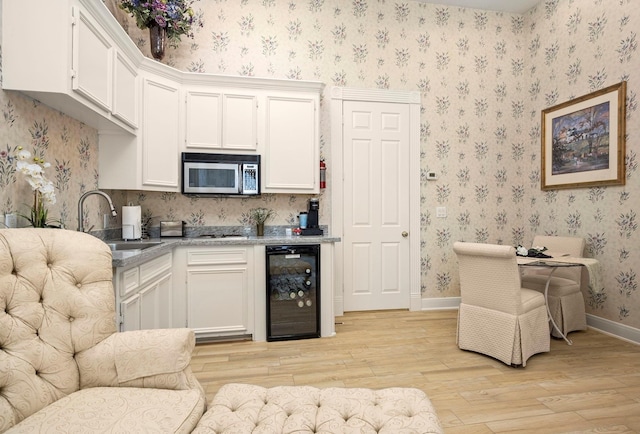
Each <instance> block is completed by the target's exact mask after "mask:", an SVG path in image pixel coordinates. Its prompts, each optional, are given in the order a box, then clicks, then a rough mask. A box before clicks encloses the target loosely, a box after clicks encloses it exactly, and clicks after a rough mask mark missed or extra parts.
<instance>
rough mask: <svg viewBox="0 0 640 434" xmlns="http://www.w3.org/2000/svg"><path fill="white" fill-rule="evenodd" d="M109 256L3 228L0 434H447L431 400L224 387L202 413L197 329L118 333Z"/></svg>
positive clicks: (408, 394) (91, 246)
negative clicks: (194, 367)
mask: <svg viewBox="0 0 640 434" xmlns="http://www.w3.org/2000/svg"><path fill="white" fill-rule="evenodd" d="M111 262H112V258H111V252H110V250H109V248H108V247H107V246H106V244H104V243H103V242H102V241H100V240H98V239H97V238H94V237H92V236H91V235H87V234H84V233H81V232H72V231H66V230H61V229H60V230H59V229H3V230H0V306H1V308H0V433H2V432H6V433H45V432H55V433H92V434H93V433H121V432H130V433H142V432H148V433H188V432H192V431H193V432H195V433H199V434H214V433H215V434H223V433H228V434H231V433H234V434H245V433H265V434H266V433H269V434H271V433H284V432H296V433H325V434H334V433H359V434H366V433H398V432H403V433H441V432H443V431H442V428H441V426H440V423H439V422H438V419H437V417H436V414H435V411H434V409H433V407H432V406H431V403H430V401H429V399H428V398H427V397H426V395H425V394H424V393H423V392H422V391H420V390H418V389H412V388H389V389H381V390H371V389H359V388H353V389H345V388H327V389H317V388H314V387H310V386H278V387H273V388H271V389H266V388H264V387H260V386H254V385H246V384H227V385H224V386H223V387H222V388H221V389H220V390H219V391H218V393H217V394H216V395H215V396H214V398H213V400H212V402H211V403H210V409H209V410H208V411H207V412H206V413H204V415H203V412H204V410H205V406H206V405H205V395H204V390H203V389H202V387H201V385H200V384H199V383H198V381H197V379H196V378H195V376H194V375H193V373H192V372H191V369H190V362H191V353H192V351H193V348H194V345H195V337H194V334H193V332H192V331H191V330H188V329H166V330H142V331H135V332H123V333H118V332H116V319H115V306H114V292H113V286H112V280H111V279H112V267H111Z"/></svg>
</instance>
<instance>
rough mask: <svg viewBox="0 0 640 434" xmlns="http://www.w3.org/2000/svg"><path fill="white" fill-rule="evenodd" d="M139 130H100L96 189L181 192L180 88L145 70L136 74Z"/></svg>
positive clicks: (174, 83)
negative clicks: (138, 78) (135, 133)
mask: <svg viewBox="0 0 640 434" xmlns="http://www.w3.org/2000/svg"><path fill="white" fill-rule="evenodd" d="M140 80H141V82H142V91H141V92H140V93H139V95H137V97H138V98H139V99H140V101H141V110H140V111H141V116H140V117H141V120H140V125H141V128H140V131H139V132H138V134H137V135H132V134H127V133H125V132H120V133H112V132H104V133H103V132H100V142H99V147H100V149H99V153H98V163H99V169H98V170H99V172H100V178H99V179H98V186H99V188H101V189H113V190H150V191H171V192H179V191H180V137H181V128H180V123H181V119H182V117H181V116H182V114H181V110H180V107H181V105H180V101H181V95H182V91H181V88H180V85H179V84H178V83H177V82H176V81H175V80H174V79H172V78H170V77H169V78H168V77H165V76H160V75H157V74H154V73H153V72H150V71H142V72H141V75H140Z"/></svg>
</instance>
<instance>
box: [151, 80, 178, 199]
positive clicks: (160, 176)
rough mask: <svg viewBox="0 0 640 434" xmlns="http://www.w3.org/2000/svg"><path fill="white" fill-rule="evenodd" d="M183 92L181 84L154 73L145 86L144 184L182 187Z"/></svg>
mask: <svg viewBox="0 0 640 434" xmlns="http://www.w3.org/2000/svg"><path fill="white" fill-rule="evenodd" d="M179 102H180V96H179V88H178V85H177V84H173V83H171V82H168V81H161V80H159V79H155V78H153V77H148V78H145V80H144V86H143V108H142V110H143V121H142V122H143V123H142V129H143V132H142V185H143V186H147V187H159V188H161V189H163V190H165V191H177V190H178V187H179V180H178V173H179V170H178V169H179V160H180V155H179V152H180V151H179V149H180V148H179V133H180V106H179Z"/></svg>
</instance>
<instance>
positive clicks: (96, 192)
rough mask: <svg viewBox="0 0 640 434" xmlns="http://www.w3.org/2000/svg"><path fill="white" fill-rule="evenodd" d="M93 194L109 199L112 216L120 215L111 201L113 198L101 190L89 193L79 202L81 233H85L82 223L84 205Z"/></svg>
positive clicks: (79, 228)
mask: <svg viewBox="0 0 640 434" xmlns="http://www.w3.org/2000/svg"><path fill="white" fill-rule="evenodd" d="M92 194H99V195H100V196H102V197H104V198H105V199H107V202H109V208H111V215H112V216H114V217H115V216H117V215H118V212H117V211H116V208H115V207H114V206H113V202H112V201H111V198H110V197H109V195H108V194H107V193H105V192H104V191H100V190H91V191H87V192H86V193H85V194H83V195H82V196H80V200H78V231H79V232H84V224H83V222H82V209H83V205H84V200H85V199H86V198H87V196H91V195H92Z"/></svg>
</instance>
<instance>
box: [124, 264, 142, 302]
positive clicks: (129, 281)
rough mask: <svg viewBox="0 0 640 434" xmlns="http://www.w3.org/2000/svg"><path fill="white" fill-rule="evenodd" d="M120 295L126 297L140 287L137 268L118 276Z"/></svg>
mask: <svg viewBox="0 0 640 434" xmlns="http://www.w3.org/2000/svg"><path fill="white" fill-rule="evenodd" d="M120 279H121V285H120V295H122V296H126V295H128V294H130V293H132V292H133V291H135V290H136V289H138V288H139V287H140V272H139V270H138V267H135V268H132V269H130V270H127V271H124V272H123V273H122V274H121V275H120Z"/></svg>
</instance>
